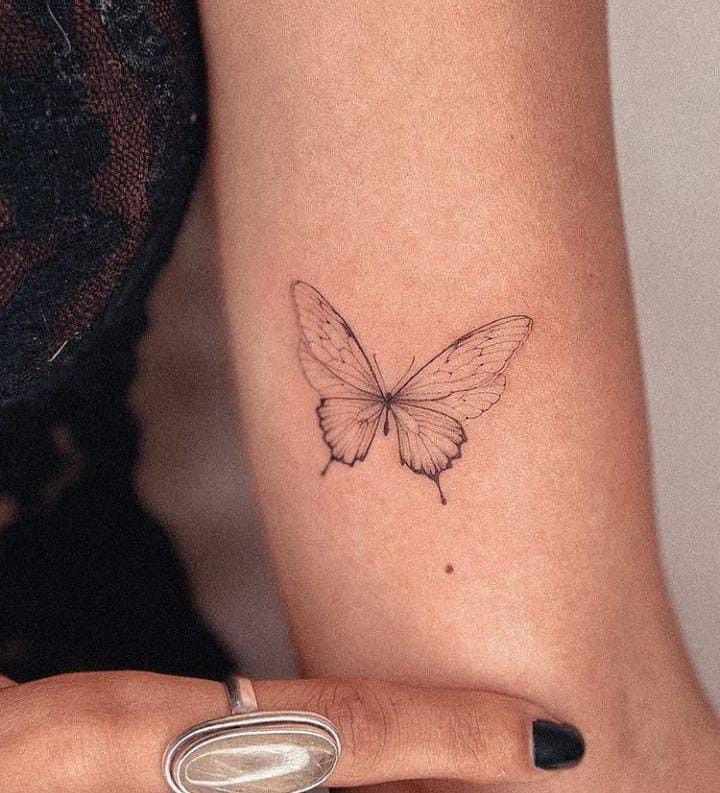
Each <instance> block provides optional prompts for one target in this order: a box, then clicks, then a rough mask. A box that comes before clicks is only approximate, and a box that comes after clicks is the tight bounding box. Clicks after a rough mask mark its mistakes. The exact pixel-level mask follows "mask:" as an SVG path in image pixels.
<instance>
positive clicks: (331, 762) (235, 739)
mask: <svg viewBox="0 0 720 793" xmlns="http://www.w3.org/2000/svg"><path fill="white" fill-rule="evenodd" d="M226 687H227V692H228V699H229V702H230V713H231V715H230V716H226V717H224V718H220V719H213V720H212V721H206V722H203V723H202V724H196V725H195V726H194V727H191V728H190V729H189V730H186V731H185V732H184V733H182V734H181V735H179V736H178V737H177V738H176V739H175V740H174V741H172V742H171V743H170V745H169V746H168V747H167V749H166V751H165V756H164V758H163V771H164V774H165V780H166V782H167V783H168V786H169V788H170V790H172V791H173V793H265V791H269V792H271V793H304V791H308V790H312V789H313V788H316V787H318V786H319V785H322V784H323V782H325V781H326V780H327V778H328V777H329V776H330V774H332V772H333V770H334V769H335V766H336V765H337V763H338V760H339V759H340V754H341V751H342V747H341V743H340V735H339V733H338V730H337V728H336V727H335V725H334V724H333V723H332V722H331V721H330V720H329V719H326V718H325V717H324V716H321V715H320V714H318V713H311V712H309V711H260V710H258V704H257V699H256V697H255V690H254V688H253V684H252V682H251V681H250V680H248V679H247V678H243V677H238V676H236V675H233V676H232V677H230V678H228V680H227V681H226Z"/></svg>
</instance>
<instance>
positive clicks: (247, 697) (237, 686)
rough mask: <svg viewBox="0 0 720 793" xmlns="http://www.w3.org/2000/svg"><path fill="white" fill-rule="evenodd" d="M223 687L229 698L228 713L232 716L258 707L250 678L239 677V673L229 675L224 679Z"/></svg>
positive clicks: (250, 711) (249, 711)
mask: <svg viewBox="0 0 720 793" xmlns="http://www.w3.org/2000/svg"><path fill="white" fill-rule="evenodd" d="M225 687H226V688H227V692H228V699H229V700H230V713H231V714H232V715H233V716H237V715H238V714H240V713H252V712H253V711H255V710H257V709H258V703H257V697H256V696H255V688H254V687H253V684H252V680H248V679H247V677H240V675H230V677H228V679H227V680H226V681H225Z"/></svg>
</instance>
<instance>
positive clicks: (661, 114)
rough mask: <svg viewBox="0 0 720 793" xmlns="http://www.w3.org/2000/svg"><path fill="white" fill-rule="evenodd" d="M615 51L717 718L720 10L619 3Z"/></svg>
mask: <svg viewBox="0 0 720 793" xmlns="http://www.w3.org/2000/svg"><path fill="white" fill-rule="evenodd" d="M610 42H611V63H612V73H613V92H614V104H615V132H616V140H617V149H618V157H619V164H620V176H621V183H622V194H623V209H624V215H625V223H626V228H627V239H628V247H629V252H630V263H631V267H632V273H633V280H634V286H635V300H636V306H637V312H638V321H639V326H640V336H641V344H642V352H643V357H644V368H645V377H646V383H647V392H648V402H649V408H650V428H651V435H652V441H653V446H654V463H655V490H656V499H657V513H658V518H659V525H660V536H661V541H662V548H663V553H664V558H665V563H666V569H667V571H668V576H669V583H670V589H671V593H672V595H673V599H674V602H675V606H676V609H677V611H678V614H679V616H680V619H681V623H682V626H683V629H684V632H685V636H686V639H687V641H688V644H689V646H690V649H691V651H692V654H693V656H694V658H695V661H696V665H697V667H698V670H699V672H700V674H701V676H702V678H703V680H704V682H705V686H706V688H707V690H708V692H709V693H710V695H711V696H712V698H713V700H714V702H715V704H716V705H717V706H718V707H720V526H719V523H720V520H719V519H720V474H719V473H718V471H719V470H720V5H719V4H718V0H675V2H673V1H672V0H612V1H611V2H610Z"/></svg>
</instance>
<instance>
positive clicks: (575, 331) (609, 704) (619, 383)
mask: <svg viewBox="0 0 720 793" xmlns="http://www.w3.org/2000/svg"><path fill="white" fill-rule="evenodd" d="M205 6H206V9H205V18H206V21H205V27H206V39H207V43H208V57H209V64H210V82H211V102H212V108H213V124H214V129H215V133H214V137H213V141H212V163H213V167H214V173H215V179H216V190H217V195H218V203H219V223H220V236H221V246H222V255H223V267H224V273H225V288H226V293H227V300H228V311H229V318H230V328H231V334H232V339H231V342H232V347H233V353H234V356H235V360H236V365H237V372H238V383H239V390H240V393H241V399H242V410H243V432H244V435H245V438H246V449H247V452H248V457H249V460H250V463H251V466H252V468H253V471H254V479H255V484H256V495H257V499H258V503H259V507H260V510H261V514H262V517H263V521H264V525H265V526H266V528H267V531H268V534H269V538H270V542H271V545H272V548H273V551H274V554H275V557H276V559H277V563H278V569H279V574H280V578H281V583H282V586H283V590H284V592H285V596H286V599H287V603H288V607H289V611H290V617H291V622H292V626H293V631H294V635H295V638H296V641H297V645H298V647H299V650H300V655H301V658H302V661H303V666H304V669H305V670H306V671H307V672H308V673H312V674H340V675H360V674H377V675H381V676H387V677H393V678H397V679H403V680H431V681H442V682H446V683H458V684H461V683H462V684H471V685H478V684H482V685H488V686H491V687H495V688H498V689H502V690H512V691H514V692H516V693H519V694H523V695H526V696H528V697H531V698H533V699H539V700H540V701H544V702H546V703H548V704H552V706H553V707H554V709H555V710H556V711H557V710H558V708H559V711H560V712H561V713H562V714H564V715H565V716H567V718H568V719H569V720H572V721H575V722H579V723H581V722H583V721H586V720H587V719H588V718H592V719H593V722H594V723H593V725H590V727H589V729H590V732H591V740H594V741H595V742H596V745H597V744H602V751H603V752H610V751H613V750H618V747H619V744H621V743H622V741H623V740H624V739H623V737H622V735H621V734H620V733H619V732H618V723H617V722H618V719H619V716H618V713H619V712H620V711H622V712H623V713H624V716H623V717H621V718H625V719H626V720H627V722H628V723H630V721H632V719H633V718H634V716H635V715H636V714H638V713H640V704H641V701H642V702H643V703H644V701H645V699H646V698H647V697H649V696H650V693H651V691H652V690H653V688H655V689H656V690H658V689H659V688H661V689H662V691H663V697H662V700H663V701H659V702H657V703H655V705H654V707H655V708H657V709H658V713H659V712H660V711H662V712H663V718H665V717H667V718H668V719H669V718H670V716H671V710H672V709H673V707H675V708H677V706H678V703H685V704H687V703H690V702H694V703H696V702H697V700H698V694H697V692H696V689H695V688H694V686H693V684H692V683H691V682H690V681H691V677H690V674H689V672H688V670H687V667H686V665H685V660H684V658H683V655H682V650H681V648H680V645H679V642H678V640H677V636H676V632H675V626H674V624H673V621H672V617H671V615H670V613H669V610H668V608H667V605H666V603H665V599H664V593H663V587H662V583H661V581H660V573H659V567H658V563H657V558H656V548H655V545H654V541H653V538H652V526H651V521H652V517H651V499H650V488H649V476H648V463H647V449H646V439H645V429H644V411H643V401H642V384H641V375H640V365H639V360H638V354H637V346H636V341H635V335H634V327H633V316H632V301H631V297H630V292H629V287H628V278H627V270H626V264H625V256H624V247H623V237H622V224H621V219H620V213H619V208H618V200H617V189H616V183H615V169H614V161H613V147H612V129H611V119H610V112H609V100H608V84H607V69H606V61H605V33H604V17H603V13H602V10H601V9H600V8H599V4H597V3H590V2H586V3H573V4H568V5H567V6H566V7H563V8H558V6H557V4H550V3H548V4H538V3H524V2H520V3H518V2H513V3H507V4H494V5H493V6H492V8H490V7H487V6H485V5H482V6H479V5H477V4H459V5H457V4H452V5H451V4H428V5H425V4H419V3H409V4H400V3H393V4H390V5H383V6H380V5H379V4H378V5H375V4H361V5H357V4H332V5H329V4H328V5H324V4H320V5H318V4H313V5H310V4H304V3H293V4H290V3H283V4H279V5H274V6H273V7H272V9H268V8H267V7H266V6H264V5H263V6H256V5H254V4H245V5H244V6H242V7H240V8H239V7H238V6H237V5H235V6H233V7H227V8H222V9H219V8H213V9H210V8H209V4H205ZM228 30H231V31H232V32H231V33H230V34H228V32H227V31H228ZM298 278H299V279H301V280H303V281H306V282H308V283H310V284H313V285H314V286H316V287H318V288H320V290H321V291H322V292H323V294H324V295H325V296H326V297H327V298H329V299H330V301H331V302H332V304H333V306H334V307H335V308H336V309H337V310H338V311H339V312H340V313H341V314H342V315H343V317H344V318H345V319H346V320H347V321H349V323H350V324H351V325H352V326H353V329H354V331H355V332H356V333H357V334H358V335H359V336H360V337H361V339H362V343H363V345H364V347H365V349H366V350H367V352H368V355H369V356H370V355H371V354H372V353H377V355H378V358H379V361H380V363H381V366H382V369H383V370H384V371H385V372H386V379H387V380H389V381H394V380H395V379H396V378H398V377H400V375H401V374H402V372H403V371H404V370H405V369H406V367H407V365H408V363H409V362H410V360H411V358H412V357H413V356H416V357H417V361H418V363H422V362H424V361H427V360H429V359H430V358H432V356H433V355H435V354H436V353H437V352H439V351H440V350H441V349H443V348H444V347H445V346H447V345H448V344H449V343H451V342H452V341H453V340H455V339H457V338H458V337H460V336H462V335H463V334H464V333H466V332H467V331H469V330H471V329H473V328H476V327H478V326H480V325H483V324H485V323H487V322H490V321H492V320H495V319H498V318H500V317H504V316H508V315H527V316H529V317H531V318H532V319H533V321H534V329H533V331H532V333H531V335H530V337H529V339H528V340H527V342H526V344H525V345H524V347H523V348H522V349H521V350H520V351H519V352H518V353H517V355H516V356H515V357H514V359H513V361H512V362H511V365H510V367H509V368H508V370H507V372H506V375H507V383H508V384H507V388H506V390H505V393H504V394H503V395H502V398H501V399H500V400H499V402H498V403H497V404H496V405H495V406H494V407H492V409H491V410H489V411H488V412H487V413H485V414H483V415H482V416H481V417H479V418H477V419H475V420H473V421H470V422H467V425H466V426H464V429H465V431H466V432H467V437H468V440H467V443H465V444H464V445H463V446H462V457H461V458H459V459H457V460H456V461H455V462H454V465H453V467H452V468H451V469H449V470H448V471H446V472H445V473H444V474H443V475H442V484H443V488H444V490H445V493H446V495H447V498H448V501H449V503H448V505H447V506H442V505H441V504H440V503H439V500H438V498H437V492H436V491H435V490H434V485H433V484H432V482H430V481H428V479H427V478H426V477H422V476H419V477H416V476H413V475H411V473H410V472H409V470H408V468H407V467H401V466H400V465H399V464H398V446H397V441H396V440H395V439H394V436H393V434H391V435H390V436H389V437H388V438H384V437H383V435H382V433H381V432H379V433H378V437H377V438H376V439H375V441H374V443H373V446H372V449H371V451H370V453H369V454H368V456H367V459H366V460H365V461H364V462H358V464H356V465H354V466H353V467H352V468H350V467H346V466H342V465H340V464H336V465H333V466H331V468H330V470H329V471H328V474H327V476H325V477H321V476H320V471H321V470H322V468H323V466H324V465H325V463H326V462H327V459H328V450H327V448H326V446H325V445H324V444H323V440H322V436H321V433H320V430H319V428H318V426H317V419H316V415H315V413H314V409H315V407H316V405H317V401H318V397H317V394H316V393H315V392H314V391H313V389H312V388H311V387H310V385H309V384H308V383H307V381H306V380H305V379H304V378H303V373H302V369H301V366H300V362H299V361H298V355H297V345H298V339H299V330H298V328H297V325H296V322H295V316H294V312H293V306H292V302H291V298H290V294H289V287H290V283H291V282H292V281H293V280H294V279H298ZM388 385H390V383H388ZM653 654H659V655H660V656H662V662H661V663H658V664H657V665H656V667H655V668H653V669H651V670H647V669H645V666H646V661H645V660H644V659H646V658H647V657H648V656H650V655H653ZM643 669H644V670H645V671H643ZM669 670H672V674H671V672H670V671H669ZM643 675H644V676H645V678H644V680H643V681H642V685H641V686H639V685H638V677H642V676H643ZM673 681H674V682H673ZM636 700H637V701H636ZM671 703H672V705H671ZM682 707H683V706H682V705H681V708H682ZM688 707H690V705H689V704H688ZM611 744H612V746H611ZM616 744H617V745H616Z"/></svg>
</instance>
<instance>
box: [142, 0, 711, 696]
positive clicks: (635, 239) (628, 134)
mask: <svg viewBox="0 0 720 793" xmlns="http://www.w3.org/2000/svg"><path fill="white" fill-rule="evenodd" d="M610 29H611V50H612V53H611V54H612V65H613V77H614V96H615V115H616V128H617V142H618V153H619V159H620V166H621V178H622V189H623V200H624V209H625V219H626V224H627V232H628V243H629V250H630V258H631V264H632V270H633V276H634V281H635V291H636V299H637V306H638V315H639V323H640V330H641V342H642V348H643V355H644V362H645V370H646V378H647V384H648V399H649V406H650V417H651V432H652V438H653V442H654V458H655V471H656V491H657V509H658V515H659V519H660V521H659V522H660V527H661V539H662V546H663V551H664V556H665V560H666V569H667V571H668V574H669V581H670V587H671V591H672V595H673V597H674V600H675V604H676V607H677V610H678V613H679V615H680V617H681V621H682V626H683V629H684V632H685V635H686V638H687V640H688V644H689V646H690V648H691V651H692V653H693V656H694V658H695V661H696V664H697V667H698V669H699V671H700V673H701V676H702V678H703V680H704V682H705V685H706V688H707V690H708V691H709V693H710V694H711V696H712V698H713V699H714V701H715V703H716V705H717V706H718V707H720V531H718V526H717V523H718V516H720V475H719V474H718V470H719V469H720V449H719V445H718V441H719V438H720V300H719V297H720V256H719V252H720V223H719V222H718V210H719V208H720V180H719V179H718V177H719V176H720V80H719V74H718V72H719V71H720V7H719V6H718V0H682V1H680V0H677V1H676V2H671V1H670V0H624V1H621V0H616V1H615V0H613V2H611V3H610ZM204 196H205V191H204V190H203V189H202V186H201V189H200V190H198V194H197V197H196V200H195V202H194V205H193V208H192V211H191V213H190V216H189V218H188V223H187V224H186V226H185V229H184V231H183V234H182V237H181V240H180V243H179V245H178V247H177V252H176V256H175V257H174V259H173V262H172V263H171V264H170V265H169V266H168V267H167V268H166V269H165V270H164V272H163V274H162V277H161V279H160V281H159V283H158V288H157V289H156V290H155V293H154V295H153V298H152V301H151V306H150V314H151V318H152V332H151V333H149V334H148V336H147V337H146V338H145V340H144V342H143V345H142V349H141V367H140V377H139V378H138V381H137V383H136V387H135V394H134V399H133V402H134V404H135V407H136V410H137V412H138V413H139V414H140V415H141V416H142V420H143V429H144V436H143V444H144V446H143V457H142V464H141V466H140V467H139V470H138V485H139V487H140V490H141V493H142V494H143V496H144V499H145V502H146V503H147V504H148V505H149V506H150V507H151V508H152V510H153V511H154V512H155V513H156V514H157V515H158V516H159V517H160V519H161V520H162V521H163V522H164V524H165V525H166V526H169V527H170V529H171V531H172V533H173V535H174V537H175V539H176V541H177V543H178V546H179V550H180V552H181V554H182V556H183V558H184V559H185V562H186V563H187V565H188V567H189V573H190V576H191V579H192V582H193V587H194V590H195V595H196V600H197V602H198V605H199V607H200V608H201V610H202V611H203V612H204V613H205V615H206V616H207V619H208V621H209V622H210V623H211V624H212V625H213V626H214V627H215V628H216V630H217V631H218V633H219V634H220V635H222V636H223V637H224V639H225V641H226V642H227V644H228V646H229V647H230V648H231V649H232V650H234V651H235V652H236V653H237V655H238V657H242V658H243V669H244V671H245V672H246V673H247V674H251V675H265V676H274V675H279V676H281V675H285V674H287V673H289V672H291V658H292V656H291V652H290V648H289V643H288V640H287V635H286V632H285V629H284V622H283V617H282V613H281V610H280V607H279V605H278V599H277V597H276V594H275V591H274V588H273V587H274V585H273V581H272V576H271V575H270V572H269V568H268V566H267V562H266V560H265V556H264V553H263V548H262V540H261V538H260V537H259V536H258V532H257V531H256V530H255V529H254V527H255V526H256V525H257V524H256V522H255V521H254V519H253V516H252V514H250V513H249V511H248V509H249V508H248V504H247V503H246V499H245V497H244V495H243V488H242V487H238V479H239V478H241V477H242V460H241V459H240V455H239V451H238V444H237V439H236V437H235V435H236V428H237V417H236V416H235V415H234V406H233V404H234V403H233V400H234V397H233V386H232V383H231V381H230V365H229V361H228V359H227V351H226V350H225V349H224V347H223V339H224V338H225V329H224V327H223V324H222V317H221V312H220V310H219V305H220V296H219V290H218V286H217V283H216V281H215V280H214V277H213V275H214V274H216V270H215V268H214V267H213V260H214V246H213V240H212V238H211V237H209V236H208V233H207V228H208V227H211V225H212V224H211V222H210V217H209V207H208V205H207V203H206V201H205V198H204ZM198 229H199V231H198ZM198 263H202V266H198Z"/></svg>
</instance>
